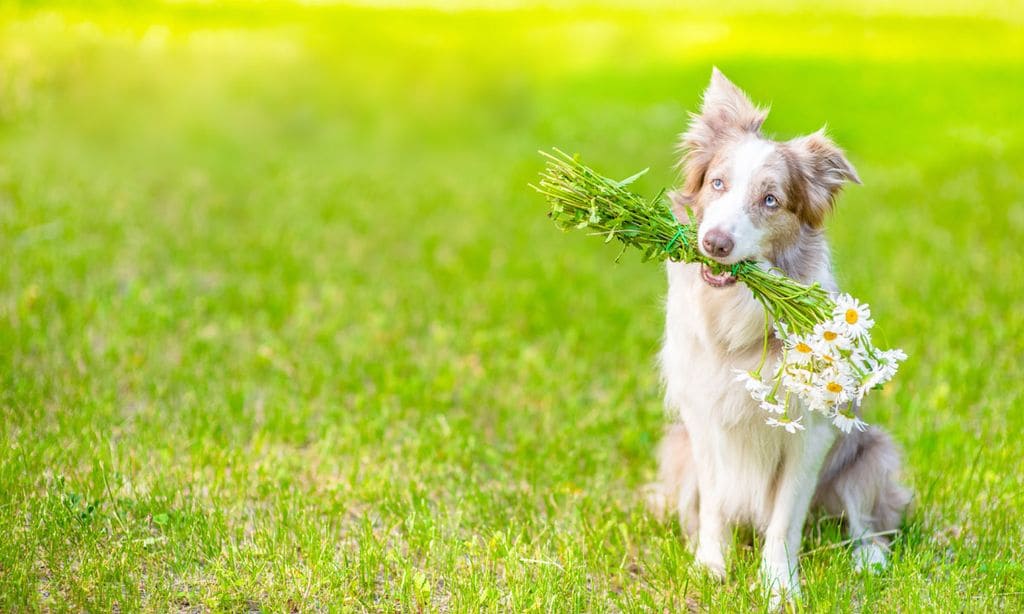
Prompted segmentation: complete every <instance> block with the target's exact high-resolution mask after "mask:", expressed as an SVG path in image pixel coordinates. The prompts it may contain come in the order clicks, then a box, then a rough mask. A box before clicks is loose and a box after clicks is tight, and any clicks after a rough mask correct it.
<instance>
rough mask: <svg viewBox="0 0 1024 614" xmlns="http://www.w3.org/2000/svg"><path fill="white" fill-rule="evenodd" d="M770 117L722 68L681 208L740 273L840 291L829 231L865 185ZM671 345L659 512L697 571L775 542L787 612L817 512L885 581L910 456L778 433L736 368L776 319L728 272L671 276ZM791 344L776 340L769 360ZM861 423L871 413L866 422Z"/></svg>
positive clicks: (711, 90) (689, 163)
mask: <svg viewBox="0 0 1024 614" xmlns="http://www.w3.org/2000/svg"><path fill="white" fill-rule="evenodd" d="M766 116H767V111H766V110H765V109H762V108H758V107H757V106H755V105H754V104H753V103H752V102H751V101H750V99H749V98H748V97H747V96H746V94H744V93H743V92H742V91H741V90H740V89H739V88H737V87H736V86H735V85H734V84H733V83H732V82H730V81H729V80H728V79H727V78H726V77H725V76H724V75H723V74H722V73H721V72H720V71H719V70H718V69H717V68H716V69H714V70H713V71H712V75H711V82H710V84H709V85H708V87H707V90H706V91H705V92H704V96H703V101H702V106H701V110H700V113H699V114H691V121H690V124H689V126H688V128H687V130H686V132H685V133H683V135H682V137H681V143H680V148H681V150H682V152H683V156H682V160H681V162H680V165H681V168H682V171H683V185H682V187H681V188H680V189H677V190H676V191H674V192H673V193H672V194H671V201H672V209H673V213H674V214H675V216H676V218H677V219H678V220H679V221H680V222H683V223H686V222H688V221H689V219H688V217H687V209H689V210H690V211H692V213H693V215H694V217H695V218H696V221H697V222H698V224H699V226H698V233H697V241H698V244H699V245H698V249H699V250H700V251H701V252H702V253H703V254H704V255H706V256H708V257H709V258H712V259H713V260H715V261H717V262H719V263H722V264H725V265H730V264H734V263H737V262H740V261H744V260H752V261H757V262H762V263H767V264H770V265H771V266H774V267H777V268H778V269H781V270H782V271H783V272H785V274H786V275H788V276H789V277H791V278H793V279H795V280H797V281H800V282H802V283H806V284H810V283H812V282H817V283H819V284H821V286H822V287H823V288H826V289H827V290H829V291H830V292H836V291H837V287H836V283H835V280H834V279H833V276H832V272H831V264H830V258H829V249H828V244H827V243H826V240H825V237H824V235H823V231H822V226H823V224H824V221H825V218H826V216H827V215H828V214H829V212H830V211H831V210H832V208H833V206H834V204H835V199H836V196H837V194H838V193H839V191H840V190H841V188H842V187H843V185H844V184H845V183H847V182H853V183H860V179H859V178H858V176H857V172H856V171H855V170H854V168H853V166H852V165H851V164H850V162H849V161H848V160H847V158H846V156H845V155H844V153H843V151H842V150H841V149H839V148H838V147H837V146H836V145H835V143H833V142H832V141H831V140H830V139H829V138H828V137H827V136H826V135H825V132H824V130H823V129H822V130H819V131H818V132H815V133H813V134H810V135H807V136H803V137H799V138H795V139H792V140H789V141H781V142H780V141H774V140H771V139H769V138H766V137H765V136H764V135H762V133H761V126H762V124H763V123H764V120H765V118H766ZM667 269H668V296H667V301H666V318H665V320H666V322H665V336H664V341H663V345H662V349H661V352H660V355H659V362H660V366H661V374H662V378H663V383H664V389H665V404H666V407H667V409H668V411H669V412H670V413H671V414H673V417H674V418H675V419H676V420H677V422H676V423H675V424H673V425H671V426H670V427H669V428H668V430H667V432H666V435H665V438H664V440H663V441H662V443H661V445H660V449H659V459H658V460H659V468H658V481H657V482H656V483H655V484H653V485H652V488H651V490H649V491H648V492H649V502H650V504H651V505H652V507H653V508H654V511H655V512H661V513H667V512H668V511H669V510H672V509H674V511H675V512H676V514H677V516H678V519H679V522H680V524H681V526H682V529H683V532H684V533H685V534H686V535H687V536H688V541H689V542H690V544H691V546H692V548H693V552H694V558H695V560H696V562H697V563H698V564H699V565H700V566H702V567H703V568H704V569H705V570H707V571H708V572H710V573H711V574H712V575H713V576H715V577H717V578H724V577H725V573H726V557H727V549H728V546H729V545H730V543H731V529H732V527H733V526H735V525H738V524H742V525H750V526H752V527H753V528H754V529H755V531H757V532H758V533H759V534H760V535H762V536H763V552H762V557H761V572H760V573H761V578H762V580H763V584H764V587H765V589H766V590H767V591H768V593H769V595H770V596H771V599H772V602H773V603H775V604H779V603H781V601H782V600H783V599H787V600H795V599H797V598H799V596H800V581H799V575H798V563H797V555H798V553H799V551H800V541H801V535H802V532H803V527H804V523H805V520H806V518H807V515H808V512H809V510H810V509H812V508H816V507H821V508H824V510H825V511H826V512H827V513H828V514H833V515H836V516H841V517H842V518H843V519H844V521H845V523H846V526H847V530H848V533H849V538H850V540H851V542H852V543H853V544H854V549H853V552H854V564H855V566H856V568H857V569H858V570H859V569H862V568H865V567H871V568H875V569H878V568H884V567H885V566H886V565H887V564H888V546H889V543H890V540H891V537H892V535H893V534H894V533H895V532H896V531H897V529H898V528H899V526H900V524H901V522H902V518H903V515H904V513H905V510H906V508H907V505H908V504H909V502H910V499H911V495H910V492H909V491H908V490H907V489H906V488H905V487H904V486H902V485H901V484H900V482H899V473H900V465H901V454H900V451H899V449H898V448H897V447H896V445H895V444H894V443H893V440H892V439H891V438H890V437H889V436H888V435H887V434H886V433H884V432H883V431H882V430H880V429H878V428H875V427H868V428H866V429H865V430H858V429H853V430H852V432H850V433H849V434H843V433H842V432H839V431H838V429H836V428H835V427H834V426H833V425H832V423H831V422H830V421H829V420H828V418H826V417H824V416H822V415H821V414H820V413H818V412H810V411H808V410H807V409H806V408H804V407H800V406H791V407H790V410H789V413H790V416H792V417H793V418H796V417H798V416H802V422H801V423H802V424H803V426H804V427H805V428H804V430H802V431H798V432H796V433H789V432H787V431H786V430H785V429H782V428H774V427H772V426H768V425H767V424H766V422H765V418H766V414H765V411H764V410H763V409H761V408H760V407H759V405H758V403H757V402H756V401H754V400H753V399H752V398H751V397H750V395H749V394H748V392H747V391H746V390H745V389H744V386H743V385H741V384H739V383H737V382H736V381H735V379H736V372H735V370H736V369H741V370H752V369H754V368H755V367H756V366H757V364H758V362H759V361H760V358H761V355H762V352H763V345H764V331H765V315H764V311H763V309H762V307H761V305H760V303H758V302H757V301H756V300H755V299H754V297H753V295H752V294H751V292H750V290H749V289H748V288H747V287H746V286H744V285H743V284H737V283H735V282H736V279H735V278H734V277H733V276H732V274H731V273H730V272H728V271H727V270H726V271H725V272H723V273H720V274H714V273H712V271H711V270H710V269H709V268H708V267H706V266H703V265H700V264H686V263H681V262H669V263H668V264H667ZM780 349H781V343H780V342H779V341H778V340H777V339H775V338H772V340H771V343H770V346H769V352H770V354H769V356H770V357H777V356H778V354H779V352H780ZM854 409H855V411H856V412H858V415H859V411H860V410H859V408H854Z"/></svg>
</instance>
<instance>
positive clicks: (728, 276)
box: [700, 264, 736, 288]
mask: <svg viewBox="0 0 1024 614" xmlns="http://www.w3.org/2000/svg"><path fill="white" fill-rule="evenodd" d="M700 276H701V277H703V278H704V281H705V282H706V283H707V284H708V285H709V286H712V287H714V288H724V287H726V286H731V285H733V284H734V283H736V276H735V275H733V274H732V273H730V272H729V271H722V272H721V273H718V274H717V275H716V274H715V273H712V272H711V268H710V267H708V265H706V264H701V265H700Z"/></svg>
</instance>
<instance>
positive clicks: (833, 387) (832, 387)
mask: <svg viewBox="0 0 1024 614" xmlns="http://www.w3.org/2000/svg"><path fill="white" fill-rule="evenodd" d="M825 388H827V389H828V391H829V392H831V393H832V394H838V393H840V392H842V391H843V387H842V386H840V385H839V384H837V383H835V382H829V383H828V385H827V386H825Z"/></svg>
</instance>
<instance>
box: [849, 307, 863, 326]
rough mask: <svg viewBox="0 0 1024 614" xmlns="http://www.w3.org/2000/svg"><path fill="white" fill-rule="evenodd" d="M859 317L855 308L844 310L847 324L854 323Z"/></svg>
mask: <svg viewBox="0 0 1024 614" xmlns="http://www.w3.org/2000/svg"><path fill="white" fill-rule="evenodd" d="M859 319H860V314H859V313H857V310H856V309H847V310H846V322H847V324H856V323H857V320H859Z"/></svg>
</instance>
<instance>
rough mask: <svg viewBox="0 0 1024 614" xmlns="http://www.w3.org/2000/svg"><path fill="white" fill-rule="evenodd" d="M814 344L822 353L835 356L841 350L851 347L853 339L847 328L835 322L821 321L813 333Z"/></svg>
mask: <svg viewBox="0 0 1024 614" xmlns="http://www.w3.org/2000/svg"><path fill="white" fill-rule="evenodd" d="M812 339H813V340H814V345H815V346H817V349H818V352H819V353H821V354H830V355H832V356H835V355H836V354H838V353H839V350H846V349H849V348H850V345H851V344H852V343H853V340H852V339H850V337H848V336H847V334H846V329H845V328H843V327H842V326H840V325H839V324H837V323H835V322H831V321H828V322H821V323H819V324H818V325H816V326H815V327H814V332H813V333H812Z"/></svg>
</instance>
